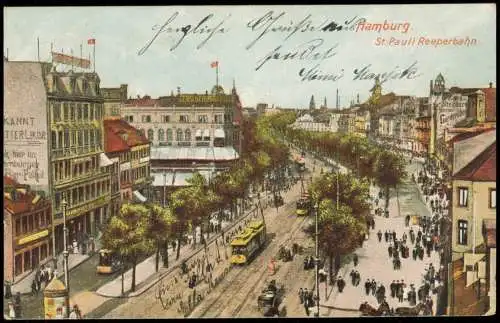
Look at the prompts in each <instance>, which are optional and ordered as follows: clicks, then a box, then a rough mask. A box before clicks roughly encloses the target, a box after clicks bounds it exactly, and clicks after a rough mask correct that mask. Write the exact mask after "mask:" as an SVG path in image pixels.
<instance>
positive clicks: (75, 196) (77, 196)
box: [54, 179, 110, 210]
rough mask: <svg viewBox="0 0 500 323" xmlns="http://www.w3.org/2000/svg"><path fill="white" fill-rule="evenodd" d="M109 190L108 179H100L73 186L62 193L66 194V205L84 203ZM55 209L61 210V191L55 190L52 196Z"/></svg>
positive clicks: (107, 192)
mask: <svg viewBox="0 0 500 323" xmlns="http://www.w3.org/2000/svg"><path fill="white" fill-rule="evenodd" d="M109 192H110V180H109V179H108V180H102V181H99V182H95V183H92V184H85V185H81V186H79V187H75V188H73V189H71V190H68V191H67V192H65V193H64V195H65V196H66V202H67V207H68V208H70V207H72V206H75V205H78V204H81V203H85V202H87V201H89V200H93V199H95V198H97V197H99V196H101V195H106V194H109ZM54 201H55V209H56V210H61V202H62V193H61V192H57V193H56V194H55V196H54Z"/></svg>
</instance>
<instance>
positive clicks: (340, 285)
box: [337, 276, 345, 293]
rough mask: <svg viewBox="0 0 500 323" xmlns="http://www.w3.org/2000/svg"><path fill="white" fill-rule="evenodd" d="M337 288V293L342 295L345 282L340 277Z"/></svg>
mask: <svg viewBox="0 0 500 323" xmlns="http://www.w3.org/2000/svg"><path fill="white" fill-rule="evenodd" d="M337 287H338V288H339V292H340V293H342V291H343V290H344V287H345V281H344V279H343V278H342V277H340V276H339V278H338V280H337Z"/></svg>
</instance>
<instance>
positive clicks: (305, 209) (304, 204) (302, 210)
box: [295, 192, 311, 216]
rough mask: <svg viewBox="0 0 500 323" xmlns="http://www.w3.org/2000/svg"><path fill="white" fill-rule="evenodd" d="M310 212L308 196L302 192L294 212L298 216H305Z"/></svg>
mask: <svg viewBox="0 0 500 323" xmlns="http://www.w3.org/2000/svg"><path fill="white" fill-rule="evenodd" d="M310 210H311V201H310V200H309V194H308V193H307V192H304V193H303V194H302V196H301V197H300V199H299V200H298V201H297V210H296V211H295V212H296V213H297V215H298V216H307V215H309V211H310Z"/></svg>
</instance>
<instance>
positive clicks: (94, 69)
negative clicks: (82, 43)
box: [93, 40, 95, 73]
mask: <svg viewBox="0 0 500 323" xmlns="http://www.w3.org/2000/svg"><path fill="white" fill-rule="evenodd" d="M93 46H94V64H93V65H94V73H95V40H94V44H93Z"/></svg>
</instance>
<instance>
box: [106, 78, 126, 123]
mask: <svg viewBox="0 0 500 323" xmlns="http://www.w3.org/2000/svg"><path fill="white" fill-rule="evenodd" d="M127 88H128V85H127V84H121V85H120V87H118V88H101V93H102V97H103V99H104V116H105V117H108V116H109V117H119V116H120V111H121V110H122V108H123V106H124V104H125V102H126V101H127Z"/></svg>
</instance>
